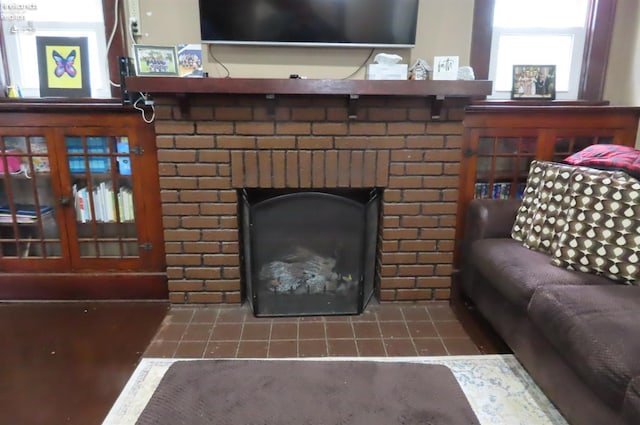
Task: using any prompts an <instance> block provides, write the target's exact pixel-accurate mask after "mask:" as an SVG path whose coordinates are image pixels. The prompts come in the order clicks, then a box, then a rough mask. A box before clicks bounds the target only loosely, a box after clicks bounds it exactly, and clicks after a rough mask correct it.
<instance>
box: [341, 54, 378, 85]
mask: <svg viewBox="0 0 640 425" xmlns="http://www.w3.org/2000/svg"><path fill="white" fill-rule="evenodd" d="M374 51H375V48H373V49H371V51H370V52H369V56H367V58H366V59H365V60H364V62H362V65H360V66H359V67H358V69H356V70H355V71H353V72H352V73H351V74H349V75H348V76H346V77H344V78H343V80H348V79H350V78H352V77H353V76H354V75H356V74H357V73H358V72H360V70H361V69H363V68H364V67H365V66H366V65H367V62H369V59H371V56H373V52H374Z"/></svg>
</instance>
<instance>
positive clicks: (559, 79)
mask: <svg viewBox="0 0 640 425" xmlns="http://www.w3.org/2000/svg"><path fill="white" fill-rule="evenodd" d="M573 49H574V36H573V34H558V35H536V34H531V35H528V34H524V35H506V34H505V35H500V38H499V40H498V51H497V54H498V55H497V66H496V79H495V87H496V90H497V91H511V83H512V79H513V65H536V64H540V65H556V90H557V91H563V92H566V91H569V76H570V72H571V59H572V53H573Z"/></svg>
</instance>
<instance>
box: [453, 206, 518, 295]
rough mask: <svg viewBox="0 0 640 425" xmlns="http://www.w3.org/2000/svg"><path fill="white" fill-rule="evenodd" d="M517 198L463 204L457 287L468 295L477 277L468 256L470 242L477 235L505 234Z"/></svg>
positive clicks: (488, 236) (511, 224) (507, 232)
mask: <svg viewBox="0 0 640 425" xmlns="http://www.w3.org/2000/svg"><path fill="white" fill-rule="evenodd" d="M521 202H522V201H521V200H520V199H504V200H503V199H474V200H472V201H471V202H470V203H469V207H468V208H467V215H466V222H465V228H464V238H463V240H462V245H461V257H460V258H461V262H460V266H461V267H460V272H461V275H460V283H461V285H460V289H461V290H462V292H463V293H464V294H466V295H467V296H468V297H472V291H473V287H474V286H475V282H476V280H477V279H478V278H479V277H478V273H477V271H476V270H475V268H474V266H473V259H472V258H471V246H472V245H473V243H474V242H475V241H477V240H480V239H489V238H509V237H511V228H512V227H513V223H514V221H515V218H516V214H517V212H518V208H519V207H520V204H521Z"/></svg>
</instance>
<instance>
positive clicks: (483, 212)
mask: <svg viewBox="0 0 640 425" xmlns="http://www.w3.org/2000/svg"><path fill="white" fill-rule="evenodd" d="M521 202H522V200H520V199H504V200H502V199H500V200H499V199H474V200H472V201H471V202H470V203H469V208H468V210H467V217H466V223H465V232H464V239H465V241H468V242H473V241H475V240H478V239H488V238H508V237H510V236H511V228H512V227H513V222H514V221H515V218H516V214H517V212H518V208H519V207H520V204H521Z"/></svg>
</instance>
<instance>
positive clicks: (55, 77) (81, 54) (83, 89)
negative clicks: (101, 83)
mask: <svg viewBox="0 0 640 425" xmlns="http://www.w3.org/2000/svg"><path fill="white" fill-rule="evenodd" d="M36 51H37V57H38V76H39V80H40V96H41V97H91V87H90V81H91V80H90V71H89V49H88V40H87V37H41V36H37V37H36Z"/></svg>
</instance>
